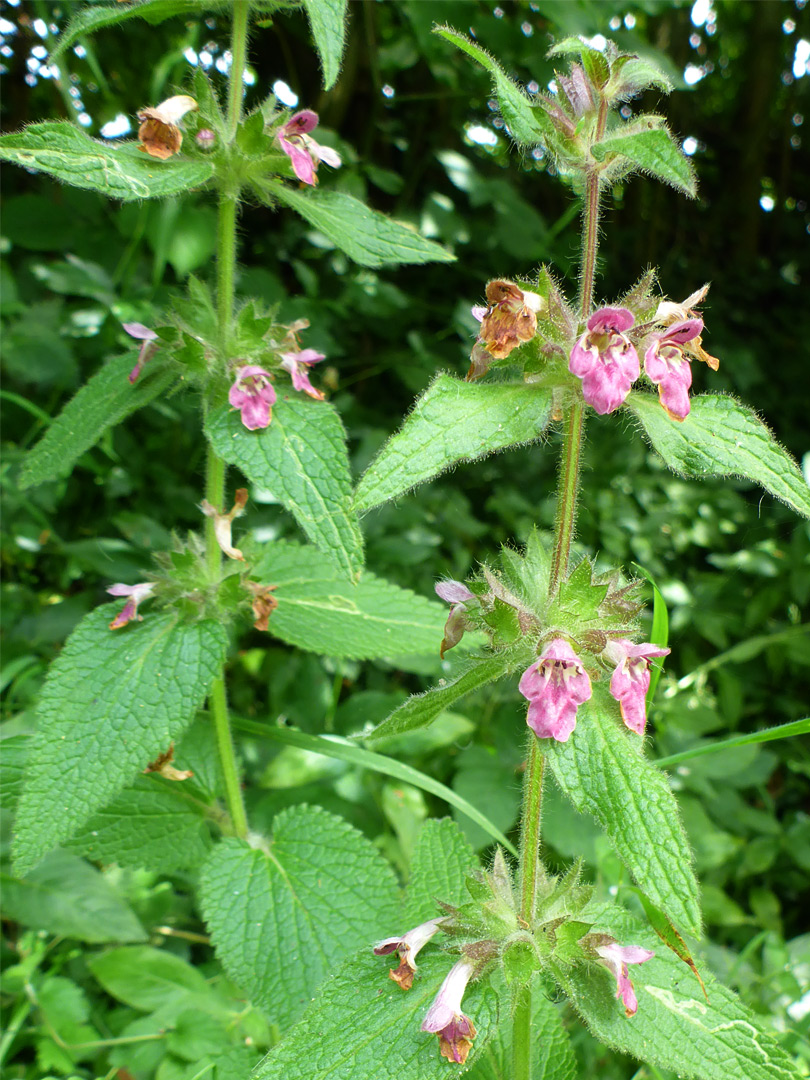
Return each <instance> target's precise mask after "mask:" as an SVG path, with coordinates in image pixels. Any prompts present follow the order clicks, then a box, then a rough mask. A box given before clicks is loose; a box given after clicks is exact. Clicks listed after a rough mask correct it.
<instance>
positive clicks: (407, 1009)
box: [252, 946, 498, 1080]
mask: <svg viewBox="0 0 810 1080" xmlns="http://www.w3.org/2000/svg"><path fill="white" fill-rule="evenodd" d="M453 959H454V958H453V957H450V956H447V955H446V954H444V953H440V952H437V951H434V950H433V949H432V947H431V946H429V947H427V948H425V949H424V950H423V951H422V952H421V953H420V954H419V970H418V972H417V976H416V979H415V981H414V984H413V987H412V988H411V989H410V990H408V991H407V993H405V992H403V991H402V990H400V988H399V987H398V986H396V985H395V984H394V983H393V982H392V981H391V980H390V979H389V978H388V976H387V972H386V964H385V958H381V957H377V956H374V955H373V954H372V952H371V949H368V950H367V951H364V952H363V953H361V954H360V955H359V956H356V957H354V958H353V959H351V960H349V961H348V962H347V963H346V964H344V965H343V967H342V968H341V969H340V970H339V971H338V972H337V973H336V974H335V975H334V977H333V978H331V979H329V980H328V981H327V982H326V983H325V984H324V986H323V989H322V990H321V992H320V993H319V995H318V997H317V998H316V999H315V1001H314V1002H313V1003H312V1005H311V1007H310V1008H309V1010H308V1011H307V1013H306V1014H305V1016H304V1018H303V1020H302V1021H301V1022H300V1023H299V1024H297V1025H296V1026H295V1027H294V1028H293V1029H292V1031H291V1032H290V1033H289V1035H288V1037H287V1038H286V1039H283V1040H282V1041H281V1042H280V1043H279V1045H278V1046H276V1047H274V1048H273V1049H272V1050H271V1051H270V1053H269V1054H268V1055H267V1057H266V1058H264V1060H263V1061H261V1062H260V1063H259V1065H258V1066H257V1068H256V1070H255V1071H254V1073H253V1075H252V1080H403V1078H404V1077H407V1080H447V1078H448V1076H451V1075H453V1072H452V1071H451V1067H450V1066H448V1063H447V1061H446V1060H445V1059H444V1058H443V1057H441V1056H440V1054H439V1047H438V1041H437V1039H436V1036H435V1035H431V1034H428V1033H427V1032H423V1031H420V1030H419V1025H420V1024H421V1023H422V1020H423V1019H424V1017H425V1013H426V1012H427V1010H428V1008H429V1006H430V1003H431V1001H432V1000H433V998H434V997H435V995H436V993H437V991H438V989H439V985H440V984H441V981H442V979H443V978H444V977H445V975H446V974H447V972H448V971H449V969H450V967H451V965H452V963H453ZM464 1012H465V1013H466V1014H467V1015H468V1016H470V1017H471V1018H472V1020H473V1022H474V1024H475V1026H476V1029H477V1031H478V1035H477V1036H476V1039H475V1042H474V1043H473V1049H472V1051H471V1052H470V1057H469V1063H470V1064H472V1063H473V1062H474V1061H475V1060H476V1059H477V1058H478V1057H480V1056H481V1054H482V1053H484V1051H485V1047H486V1044H487V1041H488V1039H489V1037H490V1035H491V1033H492V1032H493V1030H494V1028H495V1026H496V1024H497V1016H498V1008H497V999H496V997H495V994H494V992H493V991H492V990H491V989H490V988H489V987H488V986H487V985H486V980H484V981H482V982H478V983H471V984H470V986H469V987H468V988H467V992H466V993H465V995H464ZM452 1068H455V1067H452ZM461 1071H462V1070H458V1069H456V1073H457V1074H458V1073H459V1072H461Z"/></svg>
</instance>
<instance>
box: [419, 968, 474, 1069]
mask: <svg viewBox="0 0 810 1080" xmlns="http://www.w3.org/2000/svg"><path fill="white" fill-rule="evenodd" d="M473 970H474V969H473V966H472V964H471V963H470V962H469V960H459V961H458V963H457V964H454V965H453V967H452V968H451V969H450V973H449V975H448V976H447V978H446V979H445V980H444V982H443V983H442V985H441V987H440V988H439V992H438V994H437V995H436V997H435V998H434V1001H433V1004H432V1005H431V1006H430V1008H429V1009H428V1011H427V1015H426V1016H425V1019H424V1020H423V1021H422V1031H432V1032H433V1033H434V1034H436V1035H438V1036H439V1050H440V1051H441V1055H442V1057H445V1058H447V1060H448V1061H454V1062H455V1063H456V1064H458V1065H463V1064H464V1062H465V1061H466V1060H467V1055H468V1054H469V1052H470V1049H471V1048H472V1043H473V1039H474V1038H475V1025H474V1024H473V1022H472V1020H470V1018H469V1016H465V1015H464V1013H463V1012H462V1011H461V999H462V998H463V997H464V991H465V990H466V988H467V983H468V982H469V981H470V979H471V978H472V974H473Z"/></svg>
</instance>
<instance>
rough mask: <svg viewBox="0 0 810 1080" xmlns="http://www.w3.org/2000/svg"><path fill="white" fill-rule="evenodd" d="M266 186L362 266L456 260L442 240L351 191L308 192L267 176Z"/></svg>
mask: <svg viewBox="0 0 810 1080" xmlns="http://www.w3.org/2000/svg"><path fill="white" fill-rule="evenodd" d="M262 186H263V187H264V188H266V190H267V191H269V192H270V194H271V195H272V196H273V197H274V198H276V199H278V200H279V202H283V203H284V204H285V205H286V206H289V207H290V209H292V210H295V212H296V213H297V214H300V215H301V217H302V218H304V220H305V221H308V222H309V223H310V225H314V226H315V228H316V229H317V230H318V231H319V232H322V233H323V234H324V236H326V237H328V238H329V239H330V240H331V241H332V243H333V244H334V245H335V246H336V247H338V248H340V250H341V251H344V252H345V253H346V254H347V255H348V256H349V258H350V259H354V261H355V262H356V263H359V264H360V265H361V266H371V267H377V266H386V265H389V266H390V265H393V266H398V265H401V264H404V263H429V262H455V258H456V257H455V255H453V254H452V252H450V251H447V249H446V248H443V247H442V246H441V245H440V244H436V243H434V241H433V240H426V239H425V237H424V236H421V235H420V234H419V233H418V232H417V231H416V229H413V228H411V227H410V226H409V225H405V224H404V223H403V222H401V221H396V220H395V219H394V218H389V217H386V215H385V214H381V213H379V212H378V211H377V210H372V209H371V208H370V207H368V206H366V205H365V204H364V203H361V202H360V200H359V199H355V198H353V196H351V195H346V194H344V193H343V192H339V191H312V192H308V193H307V194H304V193H303V192H300V191H296V190H294V189H293V188H291V187H288V186H287V185H285V184H281V183H274V182H272V181H263V183H262Z"/></svg>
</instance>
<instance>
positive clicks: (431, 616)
mask: <svg viewBox="0 0 810 1080" xmlns="http://www.w3.org/2000/svg"><path fill="white" fill-rule="evenodd" d="M252 574H253V576H254V577H255V578H257V579H258V580H260V581H262V582H264V583H266V584H268V585H273V586H274V591H273V597H274V599H275V600H276V601H277V602H278V607H277V608H276V609H275V610H274V611H273V613H272V615H271V616H270V620H269V624H268V629H269V631H270V633H271V634H273V635H274V636H275V637H279V638H281V640H282V641H287V642H289V643H290V644H291V645H298V646H299V647H300V648H302V649H308V650H309V651H310V652H317V653H323V654H325V655H326V656H343V657H348V658H351V659H353V660H371V659H375V658H376V659H382V658H389V659H394V658H396V657H406V656H408V655H409V654H418V653H421V654H424V653H429V654H430V653H435V654H438V651H439V643H440V642H441V640H442V632H443V628H444V623H445V620H446V618H447V610H446V608H445V607H444V605H442V604H439V603H438V602H437V601H435V600H428V599H427V598H425V597H422V596H417V595H416V594H415V593H412V592H411V591H410V590H409V589H401V588H399V586H397V585H392V584H391V583H390V582H388V581H383V580H382V579H381V578H378V577H375V576H374V574H371V573H369V572H368V571H365V572H364V573H363V575H362V577H361V578H360V580H359V581H358V583H357V584H356V585H353V584H352V583H351V582H350V581H348V580H347V579H346V577H345V576H344V575H342V574H341V573H340V571H339V570H338V569H337V568H336V566H335V564H334V562H332V560H331V559H329V558H327V556H325V555H322V554H321V553H320V552H319V551H318V550H317V549H315V548H312V547H305V546H304V545H303V544H296V543H291V542H289V541H284V540H276V541H274V542H273V543H272V544H268V545H267V546H266V547H265V548H264V549H263V550H262V553H261V555H260V556H259V558H258V559H257V560H256V561H255V562H254V563H253V569H252Z"/></svg>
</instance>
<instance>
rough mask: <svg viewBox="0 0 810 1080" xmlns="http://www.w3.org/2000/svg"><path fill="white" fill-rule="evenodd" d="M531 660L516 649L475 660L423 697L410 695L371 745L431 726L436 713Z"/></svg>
mask: <svg viewBox="0 0 810 1080" xmlns="http://www.w3.org/2000/svg"><path fill="white" fill-rule="evenodd" d="M530 660H531V651H530V650H528V649H526V648H524V647H521V646H518V647H515V648H512V649H504V650H503V652H499V653H496V654H495V655H493V656H487V657H483V658H482V657H476V658H475V659H473V660H472V661H471V662H470V664H469V666H468V667H467V668H466V669H465V670H464V671H463V672H462V673H461V674H460V675H458V676H457V677H456V678H455V679H453V680H452V681H451V682H448V683H445V682H444V680H442V683H441V684H440V685H439V686H434V687H433V688H432V689H430V690H427V691H426V692H425V693H424V694H413V695H412V696H411V697H409V698H408V700H407V701H403V703H402V704H401V705H400V706H399V708H397V709H394V711H393V712H392V713H391V715H390V716H387V717H386V718H385V720H383V721H382V723H381V724H378V725H377V727H376V728H375V729H374V731H372V732H371V734H370V735H369V737H368V741H369V742H370V743H371V744H372V746H373V745H375V744H376V743H379V742H381V741H382V740H383V739H387V738H388V737H389V736H391V735H401V734H402V733H403V732H404V731H417V730H418V729H419V728H424V727H427V726H428V724H431V723H433V721H434V720H435V719H436V717H437V716H438V715H439V713H441V712H444V710H445V709H447V708H449V707H450V706H451V705H452V704H453V702H454V701H458V699H459V698H462V697H464V695H465V694H469V693H471V692H472V691H473V690H478V689H479V688H480V687H482V686H486V684H487V683H491V682H495V680H496V679H502V678H503V677H504V676H505V675H508V674H509V673H510V672H512V671H515V670H516V669H518V668H521V665H522V667H523V668H525V667H527V666H528V664H529V661H530Z"/></svg>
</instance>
